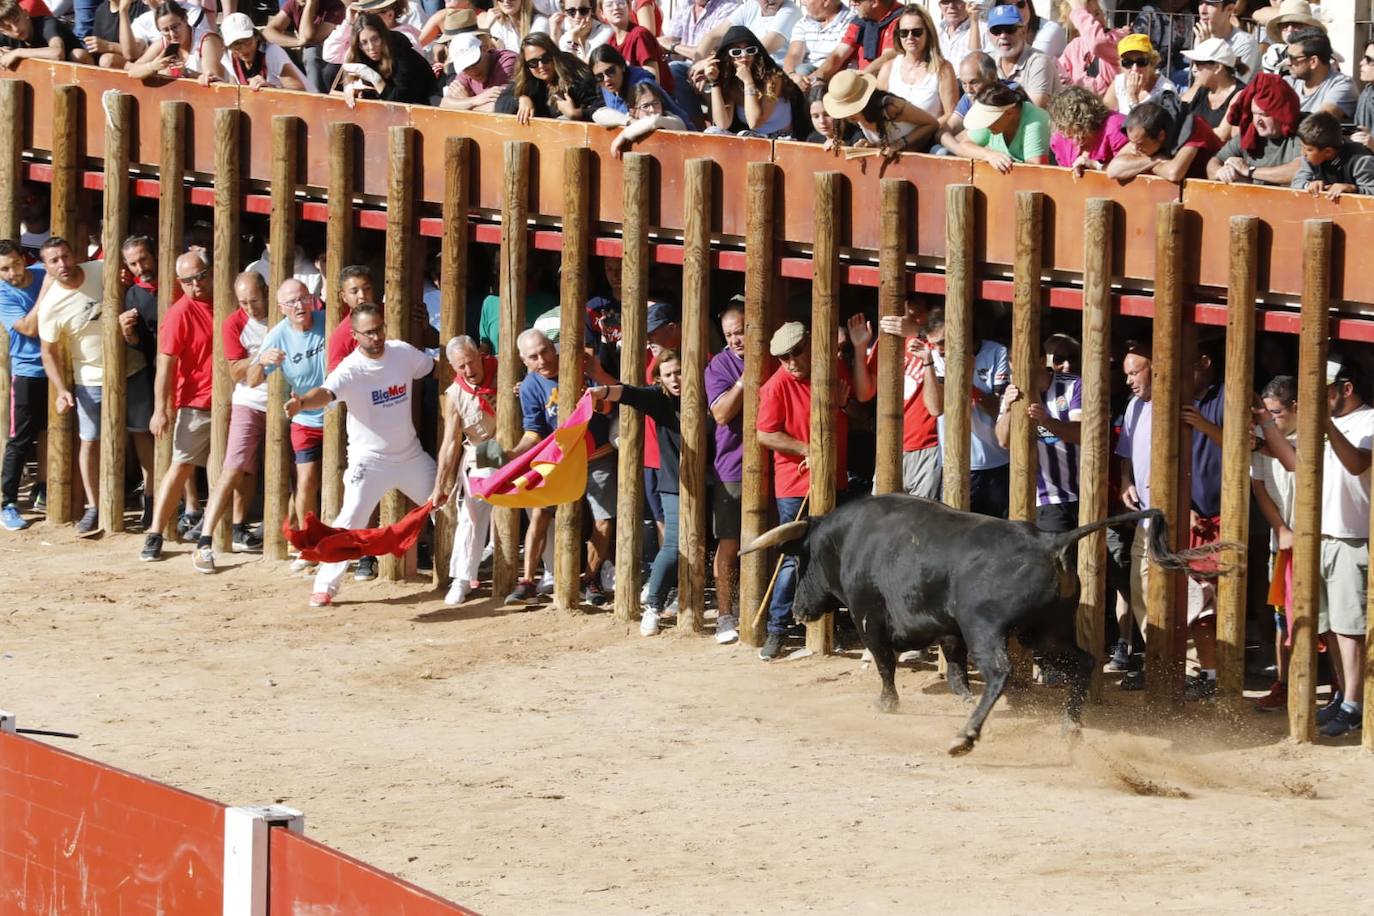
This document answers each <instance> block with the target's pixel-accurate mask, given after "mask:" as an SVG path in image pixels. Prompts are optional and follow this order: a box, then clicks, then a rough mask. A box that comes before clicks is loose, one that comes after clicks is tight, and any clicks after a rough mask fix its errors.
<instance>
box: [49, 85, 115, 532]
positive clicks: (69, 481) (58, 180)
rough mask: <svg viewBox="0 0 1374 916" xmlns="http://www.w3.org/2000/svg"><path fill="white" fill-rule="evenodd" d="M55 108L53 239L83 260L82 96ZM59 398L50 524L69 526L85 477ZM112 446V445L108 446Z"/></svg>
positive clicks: (67, 369)
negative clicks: (79, 193)
mask: <svg viewBox="0 0 1374 916" xmlns="http://www.w3.org/2000/svg"><path fill="white" fill-rule="evenodd" d="M52 101H53V105H52V188H51V192H52V219H51V227H52V234H53V235H55V236H59V237H61V238H64V239H66V240H67V241H69V242H71V244H72V252H73V254H76V256H77V257H78V259H79V258H80V257H81V252H82V251H83V249H84V244H83V243H82V241H81V240H80V239H78V238H77V237H76V183H77V182H76V165H77V157H78V149H79V146H80V138H79V136H78V131H79V130H80V128H79V126H78V123H79V122H78V116H79V114H80V108H81V90H80V89H78V88H77V87H76V86H56V87H54V88H53V99H52ZM54 357H55V359H56V362H57V367H58V371H59V372H60V373H61V374H62V375H63V376H64V377H65V378H66V380H67V385H68V387H70V386H71V384H72V361H71V354H70V353H68V352H67V348H66V346H65V345H59V346H58V347H56V352H55V353H54ZM55 402H56V392H55V390H54V387H53V386H52V385H49V386H48V521H50V522H57V523H62V522H70V521H72V520H73V519H74V518H75V517H76V506H75V499H74V498H75V496H76V489H77V488H78V487H79V486H80V483H79V480H80V475H79V474H77V473H74V471H75V469H74V468H73V464H74V463H75V459H76V411H75V410H67V411H64V412H62V413H58V412H57V407H56V405H55ZM107 444H108V445H111V446H113V443H107Z"/></svg>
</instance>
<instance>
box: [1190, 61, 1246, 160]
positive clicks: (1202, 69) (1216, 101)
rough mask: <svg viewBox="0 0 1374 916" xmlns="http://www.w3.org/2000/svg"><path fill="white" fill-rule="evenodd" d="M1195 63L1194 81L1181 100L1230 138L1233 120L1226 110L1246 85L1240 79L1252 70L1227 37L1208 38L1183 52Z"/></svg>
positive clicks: (1224, 137) (1221, 136) (1224, 138)
mask: <svg viewBox="0 0 1374 916" xmlns="http://www.w3.org/2000/svg"><path fill="white" fill-rule="evenodd" d="M1183 56H1184V57H1186V58H1188V60H1190V61H1191V62H1192V70H1193V82H1192V85H1190V86H1189V87H1188V91H1187V92H1184V93H1183V95H1182V96H1180V99H1181V100H1182V101H1184V102H1186V103H1187V104H1188V111H1189V112H1190V113H1192V114H1195V115H1197V116H1198V117H1200V118H1202V120H1204V121H1206V122H1207V124H1208V126H1209V127H1211V128H1212V130H1214V131H1216V135H1217V136H1218V137H1219V138H1221V140H1222V142H1225V141H1227V140H1229V139H1231V122H1230V121H1228V120H1226V113H1227V112H1228V111H1230V109H1231V102H1232V101H1233V100H1234V99H1235V97H1236V95H1237V94H1239V93H1240V91H1241V90H1242V89H1244V88H1245V84H1244V83H1243V82H1241V79H1242V78H1243V77H1244V76H1245V75H1246V74H1247V73H1248V72H1249V71H1248V70H1247V69H1246V66H1245V63H1244V61H1241V60H1237V59H1236V52H1235V51H1233V50H1231V46H1230V44H1228V43H1227V41H1226V39H1224V38H1209V39H1207V40H1206V41H1204V42H1202V43H1201V44H1199V45H1198V46H1197V47H1195V48H1189V49H1188V50H1186V51H1184V52H1183Z"/></svg>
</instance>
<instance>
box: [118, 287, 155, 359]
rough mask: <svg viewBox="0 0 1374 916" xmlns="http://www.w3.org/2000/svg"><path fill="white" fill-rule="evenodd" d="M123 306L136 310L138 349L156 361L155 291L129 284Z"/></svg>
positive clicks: (146, 356) (145, 356) (146, 357)
mask: <svg viewBox="0 0 1374 916" xmlns="http://www.w3.org/2000/svg"><path fill="white" fill-rule="evenodd" d="M124 308H125V309H134V310H135V311H137V312H138V323H137V324H136V325H135V327H137V329H138V350H139V352H140V353H142V354H143V356H144V358H145V359H147V360H148V365H150V366H151V365H155V364H156V363H157V293H155V292H153V291H152V290H149V289H144V288H143V287H141V286H131V287H129V289H128V290H127V291H126V292H125V293H124Z"/></svg>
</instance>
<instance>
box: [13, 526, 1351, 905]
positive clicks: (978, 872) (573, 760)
mask: <svg viewBox="0 0 1374 916" xmlns="http://www.w3.org/2000/svg"><path fill="white" fill-rule="evenodd" d="M71 531H72V529H71V528H70V527H66V528H60V529H57V530H51V529H48V528H47V527H46V526H42V525H39V526H36V527H34V528H32V529H30V530H29V531H27V532H24V533H23V534H19V535H7V536H5V537H4V539H3V540H0V569H3V570H4V572H3V575H0V583H2V586H0V587H2V588H3V593H4V594H5V596H6V599H5V601H4V602H3V608H4V609H3V612H0V621H3V622H2V623H0V656H2V658H0V707H3V708H7V709H10V710H12V711H14V712H16V713H17V714H18V715H19V717H20V724H21V725H28V726H31V727H46V728H56V729H64V730H69V731H75V732H79V733H80V734H81V739H80V740H78V741H71V742H62V746H63V747H69V748H71V749H73V750H75V751H77V752H79V753H83V754H87V755H90V756H91V757H94V758H96V759H98V760H102V761H106V762H109V763H112V764H115V765H118V766H121V767H125V768H128V769H130V770H132V771H134V772H136V773H140V774H143V775H146V776H150V777H153V778H156V779H159V780H163V781H165V782H168V783H171V784H173V785H176V786H180V787H182V788H185V789H189V790H191V791H193V792H197V793H201V794H203V795H206V796H209V797H211V798H215V799H218V800H220V801H224V802H228V803H244V804H246V803H261V802H271V801H278V802H284V803H286V804H289V805H292V806H295V807H297V808H300V809H301V810H303V811H304V812H305V813H306V824H307V831H308V833H309V834H310V835H312V836H314V837H316V838H318V839H321V840H323V841H324V842H327V843H330V844H332V845H334V846H336V847H338V848H339V849H342V850H344V851H346V852H348V853H350V854H352V855H355V856H358V857H360V858H362V859H364V860H366V861H369V862H371V863H374V864H375V865H377V866H379V867H381V868H384V869H387V870H389V871H392V872H395V873H397V874H399V875H402V876H404V877H406V878H408V879H410V880H413V881H415V882H417V883H419V884H420V885H422V886H424V887H427V888H429V889H431V890H434V891H436V892H437V893H440V894H443V895H445V896H448V897H451V898H453V899H455V900H457V901H460V902H462V903H464V904H467V905H468V906H471V907H473V908H475V909H477V910H480V911H482V912H484V913H492V914H531V913H574V912H579V913H598V914H605V913H781V912H806V911H811V912H825V913H840V912H844V913H897V912H913V911H922V910H937V911H938V910H945V911H953V912H978V913H1003V912H1005V913H1011V912H1021V913H1024V912H1095V913H1098V912H1103V911H1108V912H1113V911H1114V912H1127V913H1130V912H1141V911H1144V910H1147V909H1153V910H1156V911H1159V912H1202V911H1206V912H1208V913H1211V914H1217V913H1231V912H1241V911H1249V912H1293V911H1297V910H1299V908H1301V910H1303V911H1305V910H1308V909H1311V908H1314V907H1316V908H1321V909H1327V910H1331V911H1334V912H1356V911H1361V910H1362V911H1364V912H1374V897H1371V895H1370V894H1369V890H1368V880H1369V876H1370V875H1371V874H1374V844H1371V843H1370V842H1369V837H1370V827H1371V824H1374V791H1371V789H1374V757H1371V756H1369V755H1367V754H1365V753H1364V751H1362V750H1361V749H1360V748H1359V747H1358V746H1357V743H1356V742H1343V743H1341V744H1340V745H1338V746H1329V745H1328V746H1318V747H1307V748H1303V747H1296V746H1292V745H1289V744H1287V743H1286V742H1285V741H1284V740H1283V737H1282V736H1283V732H1284V729H1285V727H1286V723H1285V719H1284V718H1283V717H1282V716H1280V715H1268V716H1264V715H1261V714H1258V713H1253V714H1248V715H1244V716H1242V717H1240V718H1239V719H1236V720H1234V721H1227V720H1225V719H1223V718H1222V717H1220V716H1219V715H1218V714H1216V713H1214V712H1213V711H1212V710H1210V709H1206V710H1196V709H1195V710H1192V711H1191V712H1190V714H1189V716H1188V717H1186V718H1183V719H1180V720H1174V721H1170V722H1168V723H1160V722H1158V721H1152V720H1151V719H1150V718H1147V716H1146V713H1145V711H1144V709H1143V708H1141V707H1140V706H1139V705H1137V703H1136V702H1134V701H1135V699H1136V698H1135V697H1130V698H1125V697H1123V696H1122V695H1121V694H1120V693H1119V692H1118V691H1114V690H1109V699H1110V700H1111V701H1112V704H1111V705H1110V706H1106V707H1101V706H1099V707H1094V708H1091V709H1089V710H1088V713H1087V718H1086V723H1087V728H1086V732H1085V738H1084V741H1083V742H1082V744H1081V745H1080V746H1079V747H1078V748H1077V749H1076V750H1074V751H1072V752H1071V751H1070V750H1069V748H1068V747H1067V746H1066V744H1065V743H1064V741H1063V740H1061V738H1060V737H1059V733H1058V725H1057V705H1058V704H1059V703H1060V701H1061V696H1062V694H1060V693H1059V692H1057V691H1052V690H1048V689H1044V688H1040V689H1037V690H1035V691H1031V692H1030V693H1029V694H1026V693H1023V694H1021V696H1020V697H1019V698H1013V703H1011V704H1008V703H1007V702H1006V701H1005V700H1004V701H1003V703H1002V704H1000V705H999V706H998V708H997V709H996V710H995V711H994V713H993V715H992V718H991V719H990V720H989V725H988V727H987V729H986V730H985V733H984V741H983V743H982V744H980V745H979V746H978V748H977V749H976V750H975V751H974V753H973V755H972V756H970V757H967V758H964V759H961V760H951V759H950V758H948V757H946V756H945V754H944V753H943V749H944V747H945V745H946V743H947V741H948V740H949V738H950V737H951V736H952V735H953V733H954V731H955V728H956V726H957V725H958V724H959V723H960V722H961V721H962V718H963V716H964V715H965V714H966V708H965V707H964V706H963V705H962V704H961V703H959V702H958V701H957V700H955V699H954V698H953V697H952V696H951V695H950V694H949V692H948V691H947V689H946V688H945V687H944V685H943V683H942V682H940V681H939V680H938V679H937V677H936V675H935V673H934V672H933V670H931V669H930V668H929V667H927V666H924V665H920V666H917V667H915V668H905V669H903V670H902V671H901V672H900V674H899V677H898V688H899V690H900V691H901V692H902V707H901V710H900V711H899V712H898V713H897V714H896V715H881V714H879V713H877V712H876V711H874V710H873V708H872V705H871V703H872V700H873V698H874V696H875V695H876V693H877V690H878V680H877V675H876V674H875V673H874V672H873V671H872V670H871V669H862V668H861V666H860V664H859V663H858V662H857V661H856V660H855V659H853V658H848V657H830V658H806V659H795V660H791V661H787V662H778V663H773V664H771V665H764V664H763V663H761V662H760V661H758V660H757V658H755V656H754V651H753V650H751V649H747V648H744V647H733V648H720V647H717V646H716V645H715V643H714V642H713V641H711V640H709V639H708V638H697V639H676V638H673V637H672V635H671V634H665V635H664V636H661V637H659V638H657V639H653V640H645V639H641V638H640V637H639V636H638V634H637V632H636V633H634V634H627V633H626V632H624V630H623V628H622V627H620V626H617V625H616V624H615V623H614V621H613V620H612V619H611V618H610V616H609V615H595V616H581V615H577V616H573V615H568V614H563V613H561V612H554V611H551V610H549V609H543V610H539V611H535V612H532V613H521V612H507V611H503V610H501V609H498V608H494V607H493V606H492V605H491V603H490V602H487V601H482V600H474V601H473V602H471V603H469V604H468V605H467V606H465V607H462V608H459V609H449V608H445V607H444V605H443V603H442V601H441V600H440V596H439V595H437V594H436V593H434V592H432V591H429V590H427V589H426V587H425V586H424V585H421V584H418V583H412V584H386V583H380V582H373V583H356V582H353V581H351V579H350V580H347V581H346V582H345V586H344V588H343V592H342V595H341V596H340V603H338V604H336V605H335V606H334V607H332V608H328V609H323V610H311V609H308V608H307V607H306V606H305V599H306V596H307V593H308V591H309V587H308V582H307V581H305V580H302V579H297V578H288V577H287V576H286V574H285V571H284V567H283V566H281V565H278V564H273V563H267V562H264V561H262V560H260V559H257V558H244V557H234V558H231V559H228V560H226V561H224V562H223V566H225V567H226V568H225V569H224V570H223V571H222V572H221V573H219V574H218V575H216V576H214V577H204V576H200V575H197V574H196V573H195V572H193V571H192V569H191V564H190V560H189V558H188V548H187V547H186V546H185V545H182V546H172V545H169V550H168V554H169V556H168V558H167V559H166V560H164V561H163V562H162V563H160V564H144V563H139V562H138V561H137V559H136V556H137V553H138V549H139V546H140V543H141V542H140V540H139V539H138V538H137V537H136V536H132V535H121V536H110V535H107V536H105V537H104V538H103V539H102V540H99V541H94V542H81V541H77V540H76V539H75V538H74V536H73V535H72V533H71Z"/></svg>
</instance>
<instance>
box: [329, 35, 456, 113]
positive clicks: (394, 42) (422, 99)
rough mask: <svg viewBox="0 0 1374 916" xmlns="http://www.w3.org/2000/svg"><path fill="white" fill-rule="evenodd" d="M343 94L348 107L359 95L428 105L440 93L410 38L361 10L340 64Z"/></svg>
mask: <svg viewBox="0 0 1374 916" xmlns="http://www.w3.org/2000/svg"><path fill="white" fill-rule="evenodd" d="M342 83H343V96H344V101H345V102H346V103H347V104H348V106H349V107H350V108H352V107H353V105H354V104H356V101H357V100H358V99H360V98H371V99H379V100H381V101H383V102H405V103H407V104H411V105H428V104H430V102H431V100H432V99H433V98H434V97H435V96H436V95H438V93H439V88H438V87H439V84H438V82H437V81H436V80H435V78H434V69H433V68H432V67H431V66H430V64H429V61H427V60H425V58H424V56H423V55H421V54H420V52H419V51H416V50H415V46H414V45H412V44H411V43H410V39H409V38H407V37H406V36H404V35H402V34H401V33H400V32H396V31H393V30H392V29H389V28H387V26H386V23H385V22H384V21H382V19H381V17H379V16H377V15H375V14H373V13H363V14H362V16H361V17H360V18H359V19H358V22H357V24H356V31H355V32H354V34H353V47H352V49H351V50H350V51H349V52H348V62H347V63H345V64H344V65H343V80H342Z"/></svg>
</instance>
